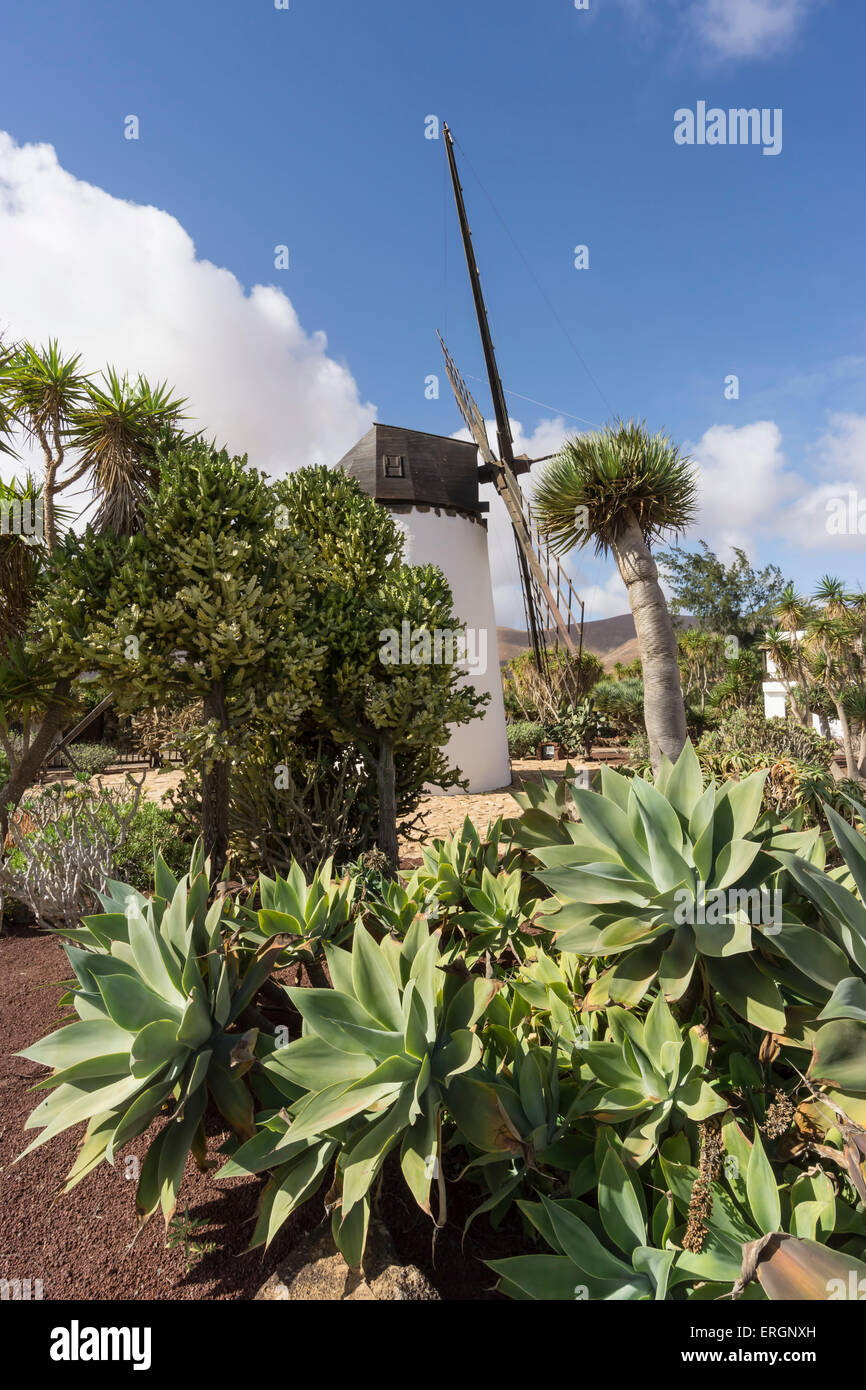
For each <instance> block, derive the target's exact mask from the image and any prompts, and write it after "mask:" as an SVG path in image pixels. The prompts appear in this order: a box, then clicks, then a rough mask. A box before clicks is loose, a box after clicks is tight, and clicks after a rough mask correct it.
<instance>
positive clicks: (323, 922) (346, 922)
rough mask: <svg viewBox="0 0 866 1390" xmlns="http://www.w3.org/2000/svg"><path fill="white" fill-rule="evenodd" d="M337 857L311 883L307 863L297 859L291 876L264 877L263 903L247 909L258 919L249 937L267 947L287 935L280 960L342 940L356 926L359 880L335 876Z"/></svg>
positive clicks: (311, 954) (307, 958)
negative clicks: (354, 914)
mask: <svg viewBox="0 0 866 1390" xmlns="http://www.w3.org/2000/svg"><path fill="white" fill-rule="evenodd" d="M333 867H334V866H333V861H332V860H330V859H328V860H326V861H325V863H324V864H322V865H321V866H320V868H318V869H317V870H316V872H315V874H314V875H313V877H312V879H311V881H310V882H309V883H308V882H307V880H306V878H305V877H304V873H303V870H302V869H301V866H300V865H299V864H297V863H293V864H292V866H291V868H290V869H289V872H288V875H287V876H286V877H285V878H281V877H279V875H278V876H277V877H276V878H275V879H271V878H268V877H267V876H266V875H265V874H261V875H260V877H259V881H258V890H259V898H260V899H261V907H260V908H259V909H258V911H255V910H254V909H251V908H248V909H246V910H245V913H244V915H245V916H246V917H247V919H248V920H250V921H251V923H252V924H253V925H252V926H251V928H250V929H248V930H247V931H246V933H245V940H246V941H247V942H251V943H253V944H254V945H255V946H256V947H259V948H260V947H262V946H265V945H267V944H268V943H270V942H272V941H274V939H275V938H277V937H280V938H283V937H286V938H288V940H287V941H283V942H282V945H283V948H284V949H283V953H282V954H281V956H280V965H281V966H282V965H287V964H289V963H292V964H294V963H295V962H298V961H302V962H304V963H305V964H307V963H310V962H312V961H314V960H316V959H317V958H319V957H321V955H322V952H323V948H324V945H325V943H326V942H328V943H331V944H333V945H337V944H339V943H340V942H341V941H343V940H344V939H345V938H346V937H347V936H350V935H351V932H352V909H353V906H354V901H355V895H356V892H357V887H358V880H357V879H356V878H352V877H351V876H350V875H349V874H346V875H345V876H344V877H343V878H342V879H340V880H338V881H335V880H334V877H333Z"/></svg>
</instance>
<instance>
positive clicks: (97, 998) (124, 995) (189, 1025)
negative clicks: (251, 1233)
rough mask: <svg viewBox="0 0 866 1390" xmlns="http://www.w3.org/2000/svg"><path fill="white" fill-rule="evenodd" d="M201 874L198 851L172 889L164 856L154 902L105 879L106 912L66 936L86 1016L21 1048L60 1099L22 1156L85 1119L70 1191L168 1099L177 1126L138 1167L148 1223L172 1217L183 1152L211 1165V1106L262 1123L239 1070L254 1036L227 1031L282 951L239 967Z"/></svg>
mask: <svg viewBox="0 0 866 1390" xmlns="http://www.w3.org/2000/svg"><path fill="white" fill-rule="evenodd" d="M206 870H207V866H206V865H205V864H204V862H203V860H202V857H201V854H200V852H199V851H196V852H195V853H194V854H193V858H192V861H191V864H190V871H189V873H188V874H187V875H185V876H184V878H183V879H182V880H181V881H180V883H178V882H177V880H176V879H175V878H174V876H173V875H172V874H171V873H170V871H169V870H168V868H167V867H166V865H165V864H164V862H163V861H162V860H161V859H160V858H158V859H157V861H156V893H155V895H154V897H152V898H150V899H146V898H144V897H142V896H141V894H139V893H137V892H136V891H135V890H134V889H131V888H129V887H127V886H125V885H122V884H119V883H110V884H109V886H108V891H107V893H106V894H104V895H101V902H102V907H103V911H102V913H100V914H98V915H96V916H93V917H88V918H86V919H85V921H84V924H83V926H82V927H81V928H80V929H78V930H71V931H67V932H65V933H64V935H65V936H67V937H68V938H70V939H71V940H72V942H74V944H73V945H68V946H67V947H66V954H67V956H68V957H69V962H70V964H71V966H72V969H73V971H74V973H75V981H76V982H75V985H74V987H73V989H72V992H71V995H70V997H69V1000H70V1002H71V1004H72V1006H73V1007H74V1009H75V1012H76V1013H77V1014H78V1018H79V1022H77V1023H74V1024H71V1025H69V1026H68V1027H63V1028H60V1029H59V1030H58V1031H57V1032H56V1033H52V1034H51V1035H50V1036H49V1037H47V1038H43V1039H42V1040H41V1041H39V1042H38V1043H36V1044H35V1045H34V1046H33V1047H30V1048H28V1049H27V1050H26V1051H25V1052H24V1053H22V1054H21V1055H22V1056H24V1057H27V1058H29V1060H30V1061H32V1062H40V1063H42V1064H43V1065H46V1066H49V1067H51V1068H52V1069H53V1074H52V1075H51V1076H50V1077H49V1078H48V1079H47V1080H46V1081H44V1082H40V1083H39V1087H38V1089H45V1088H51V1090H52V1094H51V1095H50V1096H48V1097H47V1098H46V1099H45V1100H44V1101H43V1102H42V1103H41V1105H39V1106H37V1108H36V1110H34V1112H33V1114H32V1115H31V1116H30V1118H29V1119H28V1121H27V1128H28V1129H41V1131H42V1133H41V1134H40V1135H39V1136H38V1138H37V1139H35V1140H34V1141H33V1143H32V1144H31V1145H30V1146H29V1148H28V1149H27V1150H25V1153H30V1152H32V1151H33V1149H35V1148H38V1147H39V1146H40V1145H42V1144H44V1143H47V1142H48V1140H50V1139H53V1138H55V1137H56V1136H57V1135H58V1134H62V1133H63V1132H64V1131H65V1130H67V1129H70V1128H71V1127H72V1126H74V1125H77V1124H80V1123H81V1122H82V1121H85V1120H86V1121H87V1122H88V1124H87V1133H86V1135H85V1138H84V1142H83V1145H82V1147H81V1149H80V1150H79V1153H78V1155H77V1157H76V1160H75V1162H74V1164H73V1166H72V1169H71V1170H70V1173H69V1175H68V1177H67V1180H66V1187H65V1189H64V1190H65V1191H67V1192H68V1191H69V1190H70V1189H71V1188H73V1187H74V1186H75V1185H76V1184H77V1183H78V1182H80V1181H81V1179H82V1178H83V1177H85V1176H86V1174H88V1173H90V1172H92V1170H93V1169H94V1168H96V1167H97V1166H98V1165H99V1164H100V1163H101V1162H103V1160H107V1161H108V1162H113V1161H114V1157H115V1155H116V1154H117V1153H119V1152H120V1150H121V1149H122V1148H123V1146H124V1145H125V1144H127V1143H129V1141H130V1140H132V1139H135V1138H136V1137H137V1136H138V1135H140V1134H142V1133H143V1132H144V1131H145V1130H146V1129H147V1128H148V1127H149V1126H150V1124H151V1123H152V1122H153V1120H154V1119H156V1118H157V1116H158V1115H159V1114H160V1112H161V1110H162V1108H163V1107H164V1106H165V1105H166V1104H168V1103H170V1102H171V1101H172V1100H173V1101H174V1103H175V1104H174V1110H173V1122H172V1123H170V1124H168V1125H166V1126H164V1127H163V1128H162V1129H161V1130H160V1132H159V1134H158V1135H157V1136H156V1138H155V1139H154V1140H153V1141H152V1143H151V1144H150V1146H149V1148H148V1151H147V1156H146V1158H145V1160H144V1163H143V1164H142V1169H141V1176H140V1180H139V1184H138V1190H137V1194H136V1210H137V1212H138V1216H139V1220H140V1221H144V1220H146V1219H147V1217H148V1216H150V1215H151V1214H152V1213H153V1212H154V1211H155V1210H156V1208H157V1207H159V1206H162V1210H163V1213H164V1216H165V1219H166V1223H168V1222H170V1221H171V1219H172V1216H173V1215H174V1210H175V1205H176V1201H177V1193H178V1189H179V1187H180V1183H181V1179H182V1177H183V1171H184V1167H185V1165H186V1160H187V1156H188V1155H189V1153H190V1152H192V1153H193V1154H194V1156H195V1157H196V1159H197V1160H198V1161H199V1163H202V1164H203V1163H204V1160H205V1137H204V1128H203V1119H204V1113H205V1109H206V1106H207V1103H208V1100H212V1101H213V1102H214V1103H215V1104H216V1106H217V1107H218V1109H219V1110H220V1112H221V1113H222V1115H223V1116H224V1118H225V1119H226V1120H227V1122H228V1123H229V1124H230V1125H231V1127H232V1128H233V1129H234V1130H235V1132H236V1133H237V1134H238V1135H240V1136H241V1137H242V1138H244V1139H247V1138H249V1137H250V1136H251V1135H252V1133H253V1129H254V1119H253V1105H252V1097H251V1095H250V1093H249V1091H248V1090H247V1087H246V1083H245V1082H244V1080H243V1078H244V1076H245V1074H246V1073H247V1072H248V1071H249V1068H250V1067H251V1066H252V1063H253V1048H254V1046H255V1043H256V1038H257V1032H256V1030H255V1029H253V1030H250V1031H248V1032H246V1033H240V1032H236V1031H235V1032H233V1031H230V1029H231V1027H232V1025H233V1024H235V1023H236V1022H237V1021H238V1020H239V1019H240V1018H241V1015H242V1014H243V1011H244V1009H245V1008H246V1006H247V1005H248V1004H249V1002H250V1001H251V1000H252V999H253V998H254V996H255V994H256V991H257V989H258V987H259V985H260V984H261V983H262V981H263V980H264V979H266V978H267V976H268V975H269V974H270V972H271V969H272V967H273V959H274V955H275V954H276V952H275V950H274V949H273V948H270V949H269V950H268V951H266V952H264V953H263V954H262V955H260V956H257V957H253V958H251V959H249V961H248V963H247V964H246V969H244V970H242V968H241V962H239V959H238V957H237V955H236V954H235V952H234V951H233V950H232V949H231V947H230V945H229V944H228V942H227V941H226V940H224V939H223V936H222V930H221V927H222V919H221V903H220V901H219V900H217V901H216V902H215V903H214V904H213V906H212V907H210V908H208V906H207V896H208V876H207V872H206ZM22 1157H23V1155H22Z"/></svg>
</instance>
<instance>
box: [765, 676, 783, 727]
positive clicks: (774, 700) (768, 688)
mask: <svg viewBox="0 0 866 1390" xmlns="http://www.w3.org/2000/svg"><path fill="white" fill-rule="evenodd" d="M786 700H787V697H786V695H785V687H784V686H783V685H781V684H780V682H779V681H764V718H765V719H784V718H785V707H786Z"/></svg>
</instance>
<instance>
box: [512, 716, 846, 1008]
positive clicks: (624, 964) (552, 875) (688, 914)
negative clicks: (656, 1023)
mask: <svg viewBox="0 0 866 1390" xmlns="http://www.w3.org/2000/svg"><path fill="white" fill-rule="evenodd" d="M765 776H766V773H764V772H758V773H755V774H754V775H753V776H751V777H748V778H746V779H745V780H744V781H742V782H728V783H725V785H724V786H722V787H717V786H715V784H714V783H710V784H709V786H707V787H706V788H705V787H704V785H703V779H702V776H701V770H700V764H699V762H698V758H697V755H696V753H695V751H694V749H693V748H692V746H691V744H689V743H687V744H686V746H685V748H684V749H683V752H682V754H681V755H680V757H679V759H678V760H677V762H676V763H675V764H671V763H669V762H667V760H665V762H664V764H663V767H662V769H661V771H660V773H659V776H658V778H657V780H656V782H655V784H653V783H652V782H649V781H645V780H644V779H643V778H640V777H635V778H632V779H628V778H626V777H623V776H622V775H621V774H619V773H616V772H613V771H611V770H610V769H609V768H603V769H602V774H601V791H600V792H594V791H586V790H583V789H581V788H578V787H572V788H571V796H572V798H573V800H574V803H575V806H576V809H577V811H578V813H579V815H580V821H579V822H571V821H566V822H563V823H562V828H563V829H564V832H565V833H566V834H567V836H568V843H557V844H552V845H549V846H542V845H534V846H533V847H532V852H533V854H534V855H535V856H536V858H537V859H538V860H539V861H540V862H541V863H542V865H544V868H543V869H542V870H540V871H538V872H537V874H536V877H537V878H538V879H539V880H541V882H543V883H544V884H545V885H546V886H547V887H548V888H549V889H550V890H551V891H552V892H553V893H554V895H555V896H556V899H557V900H558V902H559V903H560V905H561V911H560V913H559V914H558V916H556V917H553V918H551V919H550V922H549V925H550V926H551V927H552V928H553V929H554V930H556V929H557V928H558V931H557V937H556V941H557V945H558V946H559V947H560V948H561V949H562V950H564V951H569V952H577V953H580V954H584V955H589V956H593V957H612V958H615V960H614V964H613V965H611V967H610V968H609V970H607V971H605V973H604V974H603V975H602V976H601V977H600V979H599V980H598V981H597V982H596V983H595V984H594V985H593V987H592V989H591V991H590V994H589V996H588V997H587V1001H586V1003H587V1006H588V1007H593V1008H597V1007H601V1006H604V1005H605V1004H606V1003H607V1002H608V1001H609V1000H612V1001H613V1002H614V1003H617V1004H622V1005H624V1006H625V1007H633V1006H634V1005H636V1004H638V1003H639V1002H640V1001H641V1000H642V999H643V998H644V996H645V995H646V993H647V991H648V990H649V989H650V987H651V985H652V984H653V983H654V982H655V981H656V980H657V981H658V983H659V985H660V987H661V989H662V991H663V992H664V994H665V996H666V997H667V998H668V999H669V1000H672V1001H675V1000H679V999H682V997H683V996H684V995H685V993H686V990H687V989H688V987H689V985H690V984H691V982H692V978H693V976H694V973H695V970H696V968H700V969H701V970H702V972H704V974H705V976H706V979H707V981H708V983H709V986H710V987H711V988H714V989H716V990H718V992H719V993H720V994H721V995H722V996H723V998H725V999H726V1000H727V1002H728V1003H729V1004H730V1005H731V1007H732V1008H733V1009H734V1010H735V1011H736V1012H737V1013H739V1014H740V1015H741V1016H742V1017H744V1018H746V1019H747V1020H748V1021H749V1022H750V1023H753V1024H755V1026H757V1027H759V1028H763V1029H766V1030H767V1031H770V1032H783V1031H784V1027H785V1005H784V1000H783V997H782V994H781V991H780V990H779V988H778V986H777V984H776V983H775V981H774V980H773V979H772V978H771V975H770V973H768V972H767V971H766V970H765V969H763V968H762V966H761V964H760V963H759V960H758V958H757V954H758V952H757V948H758V947H763V946H766V945H768V944H769V943H771V942H772V943H774V944H773V950H774V951H776V952H777V953H778V952H781V953H783V954H785V953H788V952H789V951H790V952H791V954H792V955H795V956H796V957H797V958H798V959H799V958H801V956H802V954H803V952H805V951H808V949H809V948H810V947H812V946H814V945H815V944H816V943H818V944H820V942H821V936H820V933H818V932H816V931H814V930H813V929H811V928H809V927H807V926H805V925H804V924H803V923H802V922H801V921H800V920H799V919H798V918H797V917H796V916H795V915H794V914H792V913H791V912H790V911H788V912H787V914H786V915H785V916H784V917H783V929H782V930H779V923H778V922H777V921H776V920H775V918H774V917H773V916H772V915H771V914H768V916H767V920H766V921H764V920H763V919H760V920H758V921H755V920H754V917H755V916H756V915H758V916H759V918H760V914H755V913H754V911H753V903H754V901H755V895H757V900H758V901H759V902H760V903H762V904H763V903H764V902H765V901H767V899H762V898H761V896H760V895H761V890H762V889H763V890H764V891H765V893H766V894H767V895H768V898H769V895H770V890H771V888H773V889H774V888H775V881H776V880H777V878H778V876H779V875H780V874H781V872H782V870H781V866H780V861H779V858H778V857H777V856H778V854H779V852H785V851H789V852H795V853H798V852H802V851H806V852H810V851H812V850H814V849H815V847H816V844H817V831H814V832H806V833H805V834H793V833H791V834H787V833H785V832H781V833H763V831H762V830H761V829H759V827H758V821H759V819H760V816H761V800H762V794H763V786H764V779H765ZM707 902H710V903H711V904H712V911H707V907H706V904H707Z"/></svg>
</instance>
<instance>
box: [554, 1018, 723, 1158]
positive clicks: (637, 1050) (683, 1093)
mask: <svg viewBox="0 0 866 1390" xmlns="http://www.w3.org/2000/svg"><path fill="white" fill-rule="evenodd" d="M605 1022H606V1024H607V1028H608V1037H607V1039H605V1040H596V1041H593V1042H589V1043H588V1044H587V1045H586V1047H585V1048H584V1049H583V1050H582V1052H581V1054H580V1055H581V1061H582V1063H583V1067H582V1069H581V1074H582V1075H587V1076H589V1077H591V1078H592V1079H593V1081H595V1082H597V1083H598V1085H599V1087H600V1088H601V1089H600V1093H599V1092H596V1089H595V1087H594V1088H593V1090H591V1091H590V1092H589V1094H588V1095H587V1096H584V1097H583V1099H582V1100H581V1102H580V1110H581V1111H583V1112H588V1111H589V1110H591V1111H592V1113H593V1114H594V1115H595V1116H596V1117H597V1118H598V1119H600V1120H604V1121H607V1122H608V1123H611V1124H617V1123H620V1122H622V1121H623V1120H627V1121H628V1123H629V1133H628V1135H627V1137H626V1138H625V1140H624V1142H623V1152H624V1153H625V1154H626V1155H628V1161H629V1162H630V1163H632V1164H641V1163H645V1162H646V1161H647V1159H648V1158H650V1157H651V1156H652V1155H653V1153H655V1151H656V1149H657V1147H658V1144H659V1142H660V1140H661V1138H662V1136H663V1135H664V1134H665V1132H666V1130H667V1128H668V1127H669V1126H670V1125H671V1124H673V1126H674V1128H675V1129H678V1128H681V1127H682V1124H683V1118H684V1117H685V1118H687V1119H690V1120H707V1119H709V1117H710V1116H711V1115H717V1114H719V1113H720V1112H721V1111H723V1110H726V1109H727V1101H726V1100H724V1098H723V1097H722V1096H720V1095H719V1094H718V1092H716V1091H715V1090H714V1089H713V1087H712V1086H710V1085H708V1084H707V1082H706V1081H704V1080H703V1076H704V1072H705V1070H706V1062H707V1051H708V1048H709V1037H708V1034H707V1032H706V1029H703V1028H700V1027H697V1026H696V1027H694V1028H690V1029H689V1030H688V1032H687V1033H686V1034H685V1036H684V1035H683V1034H682V1032H681V1030H680V1026H679V1024H678V1023H677V1022H676V1020H675V1019H674V1017H673V1015H672V1014H671V1011H670V1009H669V1008H668V1004H667V1001H666V999H665V996H664V995H663V994H657V995H656V997H655V999H654V1000H653V1003H652V1006H651V1008H650V1010H649V1012H648V1014H647V1016H646V1020H645V1021H644V1022H643V1023H641V1022H640V1020H639V1019H637V1018H635V1017H634V1016H633V1015H632V1014H630V1013H627V1012H626V1010H625V1009H620V1008H610V1009H608V1010H607V1012H606V1015H605ZM584 1068H585V1070H584Z"/></svg>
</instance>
